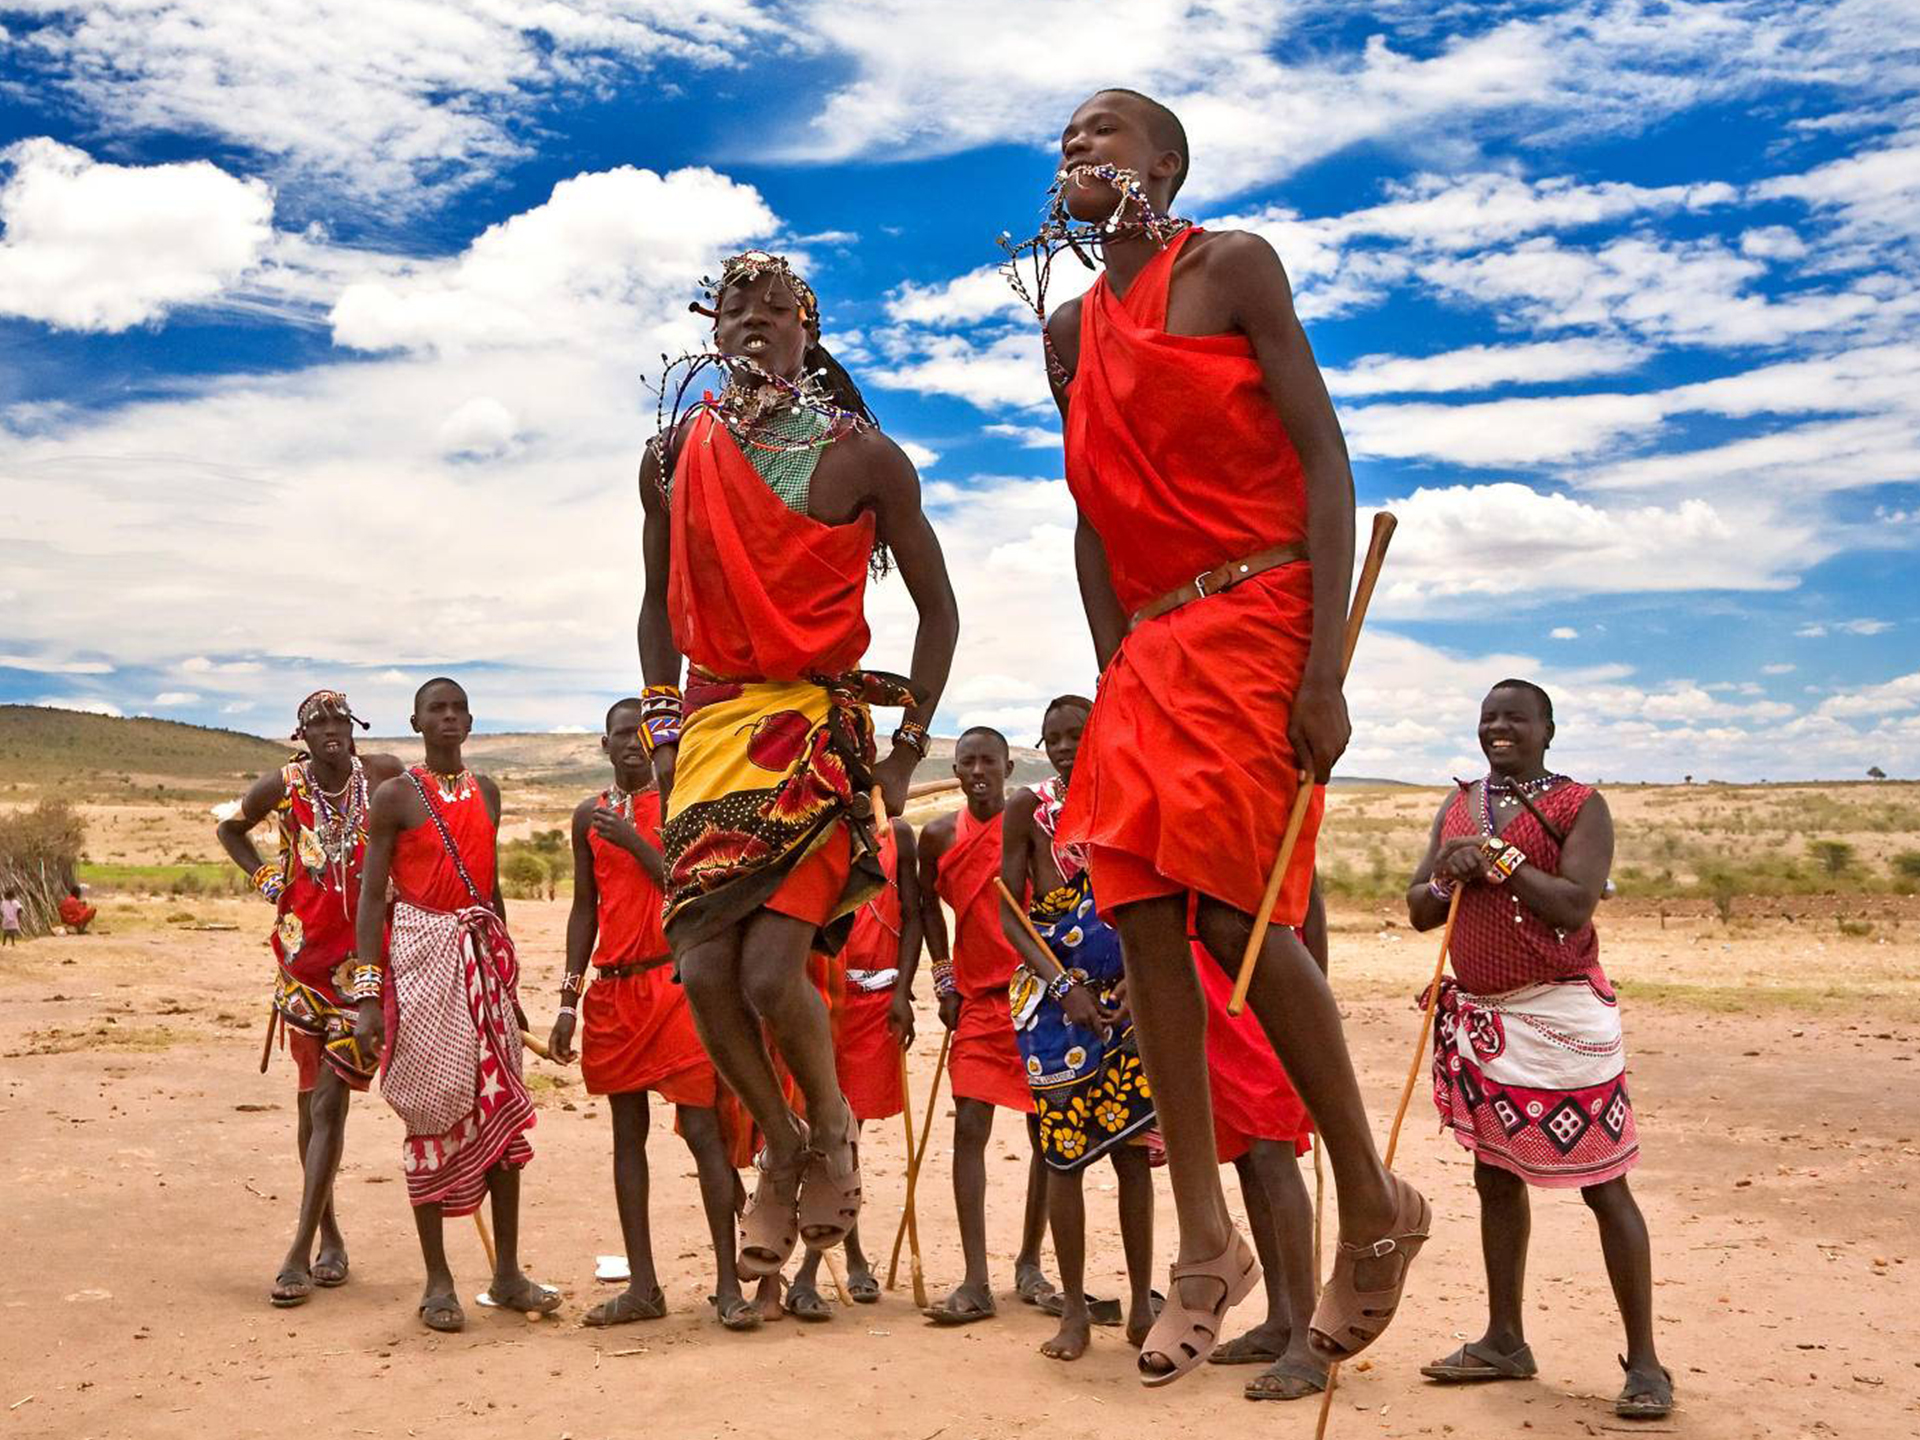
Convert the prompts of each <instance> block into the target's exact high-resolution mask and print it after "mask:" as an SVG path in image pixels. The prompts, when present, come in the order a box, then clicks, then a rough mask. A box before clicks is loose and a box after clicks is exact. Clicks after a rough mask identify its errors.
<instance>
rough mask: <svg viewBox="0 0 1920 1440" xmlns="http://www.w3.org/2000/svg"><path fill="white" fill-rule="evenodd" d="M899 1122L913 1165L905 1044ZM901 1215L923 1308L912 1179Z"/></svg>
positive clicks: (923, 1277)
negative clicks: (902, 1214)
mask: <svg viewBox="0 0 1920 1440" xmlns="http://www.w3.org/2000/svg"><path fill="white" fill-rule="evenodd" d="M900 1126H901V1129H902V1130H904V1131H905V1132H906V1137H907V1164H908V1166H909V1167H911V1166H912V1164H913V1153H914V1152H913V1089H912V1087H911V1086H910V1085H909V1084H908V1083H907V1052H906V1049H905V1047H902V1048H901V1051H900ZM902 1219H903V1222H904V1223H905V1225H906V1228H907V1248H908V1250H909V1252H910V1253H911V1255H912V1257H913V1303H914V1304H915V1305H917V1306H919V1307H920V1308H921V1309H922V1310H924V1309H926V1308H927V1305H928V1303H929V1302H928V1300H927V1275H926V1271H925V1270H923V1269H922V1268H921V1265H920V1216H919V1214H918V1207H917V1206H916V1205H915V1204H914V1197H913V1186H912V1184H911V1183H909V1184H908V1186H907V1206H906V1214H905V1215H904V1216H903V1217H902ZM893 1254H894V1260H895V1263H898V1261H899V1258H900V1248H899V1246H898V1245H897V1244H896V1245H895V1246H894V1251H893ZM888 1283H889V1284H891V1283H892V1281H891V1280H889V1281H888Z"/></svg>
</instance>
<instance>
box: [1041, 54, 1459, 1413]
mask: <svg viewBox="0 0 1920 1440" xmlns="http://www.w3.org/2000/svg"><path fill="white" fill-rule="evenodd" d="M1187 162H1188V156H1187V143H1186V135H1185V132H1184V130H1183V129H1182V128H1181V125H1180V122H1179V120H1178V119H1177V118H1176V117H1175V116H1174V115H1173V113H1172V112H1171V111H1169V110H1167V109H1166V108H1165V107H1164V106H1162V105H1159V104H1157V103H1156V102H1154V101H1152V100H1150V99H1148V98H1146V97H1145V96H1142V95H1138V94H1135V93H1133V92H1131V91H1122V90H1110V91H1103V92H1101V93H1100V94H1097V95H1095V96H1094V97H1093V98H1092V99H1090V100H1088V101H1087V102H1086V103H1085V104H1083V105H1081V106H1080V108H1079V109H1078V110H1076V111H1075V112H1074V114H1073V116H1072V117H1071V119H1070V120H1069V121H1068V123H1067V126H1066V128H1065V130H1064V131H1063V132H1062V135H1061V167H1062V168H1061V178H1060V184H1059V189H1058V195H1059V200H1060V203H1061V206H1062V209H1061V210H1060V212H1058V216H1057V220H1058V223H1057V225H1056V226H1055V233H1058V234H1060V235H1061V236H1062V237H1063V238H1064V236H1065V234H1067V233H1069V230H1070V227H1071V222H1075V221H1077V222H1082V223H1081V224H1080V227H1079V229H1078V231H1077V232H1072V233H1074V236H1075V239H1076V242H1077V243H1078V244H1079V245H1080V246H1081V247H1082V248H1084V247H1085V245H1087V244H1088V243H1091V244H1093V245H1094V246H1095V247H1096V248H1097V249H1098V250H1099V251H1100V252H1101V254H1102V256H1103V258H1104V260H1105V270H1104V273H1103V274H1102V275H1101V276H1100V277H1099V279H1098V280H1096V281H1095V283H1094V285H1093V288H1092V289H1091V290H1090V291H1089V292H1088V293H1087V294H1086V295H1085V296H1084V297H1081V298H1080V299H1078V300H1075V301H1072V302H1070V303H1068V304H1066V305H1064V306H1062V307H1061V308H1060V309H1059V310H1057V311H1056V312H1054V313H1053V314H1052V315H1050V316H1048V317H1047V319H1046V333H1045V338H1046V346H1047V352H1048V361H1049V375H1050V378H1051V380H1052V382H1053V386H1054V395H1055V399H1056V401H1057V402H1058V404H1059V407H1060V410H1061V412H1062V415H1063V417H1064V420H1065V438H1066V474H1067V483H1068V486H1069V488H1070V489H1071V490H1072V492H1073V496H1074V500H1075V503H1076V504H1077V505H1078V507H1079V528H1078V532H1077V535H1076V540H1075V557H1076V562H1077V569H1078V573H1079V580H1080V590H1081V596H1082V599H1083V601H1084V603H1085V607H1086V612H1087V620H1088V625H1089V627H1090V629H1091V631H1092V635H1093V643H1094V650H1095V654H1096V657H1097V658H1098V660H1099V663H1100V667H1101V671H1102V674H1101V680H1100V687H1099V694H1098V701H1097V703H1096V704H1095V706H1094V710H1093V715H1092V717H1091V719H1090V720H1089V721H1088V725H1087V731H1086V735H1085V737H1084V738H1083V740H1082V742H1081V746H1080V753H1079V758H1078V761H1077V763H1076V768H1075V779H1074V784H1073V787H1072V791H1071V793H1070V795H1069V797H1068V801H1067V806H1066V809H1065V812H1064V813H1063V814H1062V816H1061V819H1060V838H1061V839H1062V840H1063V841H1066V842H1068V843H1073V844H1080V845H1084V846H1086V847H1087V849H1088V852H1089V866H1090V870H1091V874H1092V879H1093V889H1094V893H1095V894H1096V895H1097V896H1098V897H1099V901H1100V905H1101V907H1102V908H1103V909H1104V910H1105V911H1106V912H1107V913H1109V914H1110V915H1111V916H1112V918H1113V920H1114V923H1115V925H1116V927H1117V928H1118V929H1119V931H1120V937H1121V944H1122V948H1123V951H1124V954H1125V962H1126V972H1127V984H1128V996H1129V1000H1130V1003H1131V1006H1132V1010H1133V1015H1134V1019H1135V1024H1136V1027H1137V1034H1138V1036H1139V1043H1140V1054H1141V1058H1142V1059H1143V1060H1144V1061H1145V1063H1146V1068H1147V1075H1148V1078H1149V1080H1150V1081H1151V1083H1152V1089H1153V1095H1154V1103H1155V1106H1156V1108H1157V1111H1158V1114H1159V1121H1160V1127H1161V1131H1162V1133H1163V1134H1164V1136H1165V1139H1166V1145H1167V1160H1168V1169H1169V1173H1170V1177H1171V1179H1172V1182H1173V1190H1174V1200H1175V1207H1176V1211H1177V1213H1178V1216H1179V1223H1180V1244H1179V1253H1178V1258H1177V1260H1176V1262H1175V1264H1174V1267H1173V1286H1172V1293H1171V1294H1170V1295H1169V1297H1168V1302H1167V1304H1166V1306H1165V1308H1164V1309H1163V1310H1162V1312H1161V1315H1160V1318H1159V1320H1158V1321H1157V1322H1156V1323H1155V1325H1154V1327H1153V1331H1152V1333H1151V1334H1150V1335H1149V1336H1148V1338H1147V1342H1146V1344H1145V1346H1144V1347H1143V1348H1142V1351H1141V1355H1140V1371H1141V1379H1142V1380H1143V1381H1144V1382H1145V1383H1146V1384H1149V1385H1159V1384H1165V1383H1167V1382H1169V1381H1171V1380H1174V1379H1176V1378H1178V1377H1179V1376H1181V1375H1184V1374H1186V1373H1188V1372H1189V1371H1191V1370H1192V1369H1193V1368H1194V1367H1195V1366H1197V1365H1199V1364H1201V1363H1202V1362H1203V1361H1205V1360H1206V1358H1207V1356H1208V1354H1209V1352H1211V1351H1212V1349H1213V1348H1214V1345H1215V1344H1216V1343H1217V1341H1218V1339H1219V1336H1220V1329H1221V1325H1222V1322H1223V1320H1224V1318H1225V1316H1226V1312H1227V1311H1228V1309H1229V1308H1231V1307H1232V1306H1233V1305H1234V1304H1236V1303H1238V1301H1240V1300H1241V1299H1242V1298H1244V1297H1245V1296H1246V1295H1247V1294H1248V1293H1249V1292H1250V1291H1251V1290H1252V1289H1253V1287H1254V1286H1255V1285H1256V1284H1257V1283H1258V1280H1259V1275H1260V1268H1259V1265H1258V1263H1257V1261H1256V1260H1255V1257H1254V1252H1253V1250H1252V1249H1251V1248H1250V1247H1249V1246H1248V1244H1247V1242H1246V1241H1245V1239H1244V1238H1242V1237H1241V1236H1240V1235H1238V1234H1236V1233H1235V1231H1234V1229H1233V1225H1232V1222H1231V1220H1230V1219H1229V1216H1228V1213H1227V1208H1226V1200H1225V1197H1224V1194H1223V1192H1222V1189H1221V1184H1220V1173H1219V1166H1218V1161H1217V1155H1216V1151H1215V1136H1214V1127H1213V1117H1212V1112H1211V1106H1210V1100H1209V1095H1208V1085H1207V1066H1206V1007H1205V1003H1204V1000H1203V998H1202V995H1201V989H1200V984H1199V981H1198V978H1197V976H1196V975H1195V972H1194V964H1193V959H1192V956H1191V953H1190V951H1189V949H1188V936H1189V933H1190V932H1191V933H1194V934H1197V935H1198V937H1199V939H1200V940H1201V941H1202V943H1203V944H1204V945H1205V947H1206V949H1207V951H1208V953H1209V954H1211V955H1212V956H1213V958H1214V959H1215V960H1216V961H1217V962H1218V963H1219V964H1220V965H1222V966H1223V967H1226V968H1228V969H1230V970H1237V969H1238V967H1239V963H1240V957H1241V953H1242V949H1243V947H1244V945H1245V943H1246V940H1247V938H1248V935H1249V932H1250V929H1251V926H1252V915H1253V912H1254V911H1256V910H1257V909H1258V908H1259V907H1260V904H1261V900H1262V896H1263V893H1264V890H1265V884H1266V878H1267V873H1268V870H1269V869H1270V868H1271V867H1272V865H1273V864H1274V862H1275V858H1276V856H1277V853H1278V850H1279V846H1280V830H1281V821H1282V818H1283V817H1284V816H1285V815H1286V814H1287V812H1288V809H1289V807H1290V805H1291V803H1292V800H1293V797H1294V792H1295V789H1296V786H1297V785H1298V783H1299V782H1298V780H1297V779H1296V776H1297V774H1298V772H1300V771H1305V772H1306V774H1307V775H1308V776H1309V777H1310V778H1311V779H1313V780H1316V781H1318V782H1324V781H1325V780H1326V778H1327V774H1328V772H1329V771H1330V769H1331V768H1332V766H1333V764H1334V762H1335V761H1336V760H1338V759H1339V757H1340V754H1341V752H1342V751H1343V750H1344V749H1345V748H1346V744H1347V737H1348V722H1347V713H1346V701H1345V699H1344V697H1343V696H1342V693H1341V682H1340V669H1341V658H1342V657H1341V650H1342V641H1343V630H1344V627H1345V621H1346V614H1347V597H1348V590H1349V587H1350V584H1351V577H1352V569H1353V480H1352V476H1351V474H1350V473H1349V470H1348V466H1347V458H1346V448H1345V444H1344V442H1343V441H1342V439H1341V435H1340V427H1339V423H1338V421H1337V420H1336V419H1335V417H1334V413H1333V406H1332V404H1331V402H1330V401H1329V399H1328V397H1327V391H1326V386H1325V384H1324V383H1323V382H1322V380H1321V377H1320V373H1319V370H1318V368H1317V367H1316V365H1315V363H1314V358H1313V351H1312V349H1311V347H1310V346H1309V345H1308V343H1307V337H1306V333H1305V331H1303V330H1302V329H1301V326H1300V322H1299V319H1298V317H1297V316H1296V315H1295V313H1294V309H1293V303H1292V298H1291V294H1290V291H1289V288H1288V284H1287V277H1286V273H1285V272H1284V270H1282V268H1281V265H1280V261H1279V259H1278V257H1276V256H1275V254H1274V252H1273V250H1272V247H1271V246H1269V245H1268V244H1267V242H1266V241H1265V240H1263V239H1261V238H1260V237H1258V236H1256V235H1252V234H1248V233H1243V232H1234V231H1221V232H1207V231H1202V230H1200V229H1198V228H1196V227H1194V226H1191V225H1188V224H1185V223H1184V222H1181V221H1177V220H1172V219H1170V218H1167V212H1168V210H1169V208H1170V206H1171V205H1172V202H1173V198H1174V195H1175V194H1176V193H1177V192H1178V190H1179V188H1180V184H1181V182H1182V181H1183V180H1184V179H1185V177H1186V173H1187ZM1042 238H1043V239H1044V238H1045V237H1044V236H1043V237H1042ZM1038 304H1039V307H1040V308H1044V296H1041V297H1039V300H1038ZM1319 810H1320V804H1319V800H1318V797H1316V798H1315V801H1314V804H1313V806H1312V809H1311V810H1310V812H1309V820H1308V825H1307V829H1306V832H1305V833H1304V834H1303V836H1302V839H1301V843H1300V845H1299V847H1298V848H1297V850H1296V851H1295V852H1294V855H1293V859H1292V868H1291V871H1290V873H1289V874H1288V875H1287V876H1286V883H1285V885H1284V887H1283V889H1282V891H1281V894H1280V899H1279V903H1278V904H1277V906H1276V907H1275V910H1274V912H1273V919H1274V920H1275V921H1276V922H1277V923H1276V924H1275V925H1274V927H1273V929H1272V930H1271V931H1270V932H1269V934H1268V937H1267V940H1266V942H1265V949H1264V951H1263V952H1262V955H1261V958H1260V964H1259V968H1258V971H1257V976H1256V979H1255V981H1254V985H1253V989H1252V992H1251V995H1250V997H1249V999H1250V1003H1251V1005H1252V1008H1253V1011H1254V1013H1255V1015H1256V1016H1258V1018H1259V1020H1260V1023H1261V1026H1262V1028H1263V1029H1264V1030H1265V1031H1266V1033H1267V1035H1268V1037H1269V1039H1270V1040H1271V1042H1272V1044H1273V1046H1274V1049H1275V1050H1276V1052H1277V1053H1278V1054H1279V1056H1280V1058H1281V1060H1282V1062H1283V1063H1284V1064H1285V1065H1286V1068H1287V1072H1288V1074H1289V1075H1291V1076H1292V1078H1293V1081H1294V1083H1295V1086H1296V1087H1297V1088H1298V1090H1299V1092H1300V1095H1301V1097H1302V1098H1303V1099H1304V1100H1305V1101H1306V1103H1307V1106H1308V1108H1309V1109H1310V1110H1311V1112H1312V1114H1313V1117H1314V1120H1315V1122H1316V1126H1317V1128H1318V1130H1319V1132H1320V1134H1321V1136H1322V1137H1323V1139H1324V1141H1325V1143H1326V1146H1327V1154H1328V1158H1329V1160H1330V1161H1331V1164H1332V1168H1333V1175H1334V1181H1335V1184H1336V1186H1337V1188H1338V1192H1339V1199H1340V1244H1339V1246H1338V1249H1337V1252H1336V1256H1335V1262H1334V1269H1333V1274H1332V1276H1331V1278H1330V1280H1329V1282H1328V1284H1327V1286H1326V1289H1325V1290H1324V1292H1323V1293H1322V1295H1321V1299H1320V1302H1319V1306H1318V1308H1317V1309H1316V1311H1315V1315H1314V1321H1313V1326H1312V1330H1313V1338H1314V1343H1315V1346H1316V1348H1317V1349H1318V1350H1319V1351H1320V1353H1321V1356H1322V1358H1323V1359H1338V1358H1343V1357H1346V1356H1350V1355H1354V1354H1357V1353H1358V1352H1359V1351H1361V1350H1363V1349H1365V1348H1366V1347H1367V1346H1368V1345H1370V1344H1371V1343H1373V1341H1374V1340H1375V1339H1377V1338H1378V1337H1379V1335H1380V1334H1381V1333H1382V1332H1383V1331H1384V1330H1385V1329H1386V1326H1387V1324H1388V1323H1389V1321H1390V1320H1391V1319H1392V1317H1393V1314H1394V1312H1395V1310H1396V1309H1397V1308H1398V1306H1399V1303H1400V1296H1401V1293H1402V1290H1403V1287H1404V1285H1405V1282H1406V1278H1407V1272H1408V1267H1409V1265H1410V1262H1411V1261H1412V1259H1413V1257H1414V1255H1415V1254H1416V1253H1417V1251H1418V1250H1419V1248H1420V1246H1421V1245H1422V1244H1424V1243H1425V1240H1426V1237H1427V1231H1428V1226H1429V1212H1428V1207H1427V1204H1426V1202H1425V1200H1424V1199H1422V1198H1421V1196H1420V1195H1419V1193H1418V1192H1417V1191H1415V1190H1414V1189H1413V1188H1412V1187H1411V1186H1410V1185H1407V1184H1406V1183H1405V1182H1403V1181H1401V1180H1398V1179H1397V1178H1395V1177H1393V1176H1391V1175H1389V1174H1388V1173H1387V1171H1386V1169H1385V1168H1384V1167H1383V1166H1382V1165H1381V1163H1380V1158H1379V1155H1378V1152H1377V1151H1376V1149H1375V1147H1374V1143H1373V1137H1372V1135H1371V1133H1370V1131H1369V1129H1368V1124H1367V1114H1366V1109H1365V1107H1364V1106H1363V1105H1362V1103H1361V1099H1360V1088H1359V1085H1358V1084H1357V1082H1356V1081H1355V1079H1354V1074H1353V1066H1352V1063H1351V1061H1350V1059H1349V1057H1348V1053H1347V1046H1346V1040H1345V1037H1344V1035H1343V1033H1342V1030H1341V1024H1340V1015H1339V1011H1338V1009H1337V1007H1336V1006H1335V1003H1334V998H1333V992H1332V991H1331V989H1329V987H1328V985H1327V982H1326V978H1325V977H1324V976H1323V975H1322V974H1321V973H1320V970H1319V968H1318V967H1317V966H1316V965H1315V964H1314V963H1313V960H1312V958H1311V957H1310V956H1309V955H1308V954H1307V951H1306V949H1305V948H1304V947H1303V946H1302V945H1301V943H1300V940H1299V938H1298V936H1296V935H1295V934H1294V933H1293V929H1292V927H1293V926H1294V925H1296V924H1298V923H1299V922H1300V921H1301V919H1302V918H1303V915H1304V912H1305V908H1306V904H1307V892H1308V886H1309V882H1310V880H1311V877H1312V873H1313V836H1314V831H1315V829H1316V828H1317V825H1318V819H1319Z"/></svg>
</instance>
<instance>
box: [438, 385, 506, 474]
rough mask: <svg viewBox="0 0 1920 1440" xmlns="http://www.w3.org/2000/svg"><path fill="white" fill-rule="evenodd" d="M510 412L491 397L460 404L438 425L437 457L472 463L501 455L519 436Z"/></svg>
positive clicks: (476, 397)
mask: <svg viewBox="0 0 1920 1440" xmlns="http://www.w3.org/2000/svg"><path fill="white" fill-rule="evenodd" d="M519 430H520V426H519V422H518V421H517V420H515V419H514V416H513V412H512V411H511V410H509V409H508V408H507V407H506V406H505V405H503V404H501V403H500V402H499V401H498V400H496V399H494V398H493V396H491V395H476V396H474V397H473V398H472V399H471V400H465V401H462V402H461V403H460V404H459V405H458V406H456V407H455V408H454V410H453V412H452V413H451V414H449V415H448V416H447V418H446V419H445V420H442V421H441V422H440V453H441V454H443V455H448V456H459V457H462V458H465V459H471V460H483V459H489V458H491V457H493V456H497V455H503V454H505V453H506V452H507V451H508V450H509V449H511V448H512V446H513V441H514V437H515V436H516V435H517V434H518V433H519Z"/></svg>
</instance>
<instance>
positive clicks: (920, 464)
mask: <svg viewBox="0 0 1920 1440" xmlns="http://www.w3.org/2000/svg"><path fill="white" fill-rule="evenodd" d="M899 445H900V449H901V451H902V452H903V453H905V455H906V457H907V459H909V460H911V461H912V462H913V468H914V469H916V470H919V471H921V472H922V473H924V472H926V471H928V470H931V469H932V468H933V467H934V466H935V465H937V464H938V463H939V462H940V452H939V451H938V450H930V449H928V448H927V447H926V446H925V445H922V444H920V443H919V442H918V441H916V440H902V441H900V442H899Z"/></svg>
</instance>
